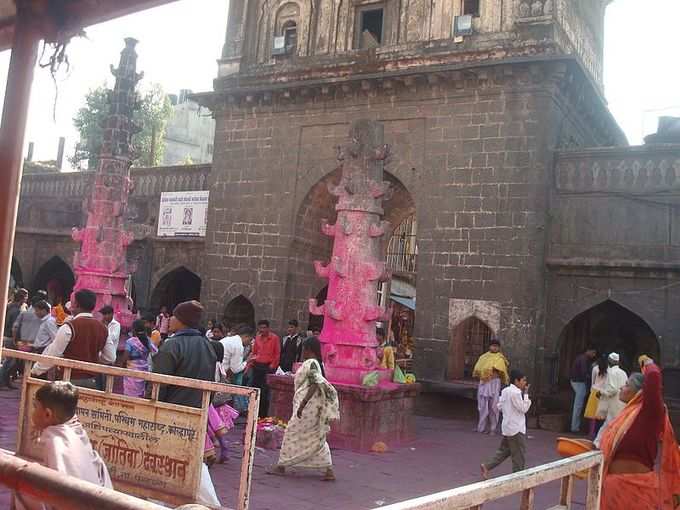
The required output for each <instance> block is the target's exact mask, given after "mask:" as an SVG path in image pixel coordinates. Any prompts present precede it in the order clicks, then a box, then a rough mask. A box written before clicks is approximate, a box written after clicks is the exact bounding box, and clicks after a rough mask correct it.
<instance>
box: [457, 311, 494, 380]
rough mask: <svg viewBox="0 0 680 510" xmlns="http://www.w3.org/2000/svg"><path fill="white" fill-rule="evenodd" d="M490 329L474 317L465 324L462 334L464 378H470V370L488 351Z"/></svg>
mask: <svg viewBox="0 0 680 510" xmlns="http://www.w3.org/2000/svg"><path fill="white" fill-rule="evenodd" d="M492 334H493V333H492V331H491V329H490V328H489V327H488V326H487V325H486V324H484V323H483V322H482V321H480V320H479V319H478V318H476V317H471V318H470V319H468V320H467V321H466V323H465V330H464V332H463V338H464V344H463V345H465V369H464V370H465V377H472V369H473V368H474V366H475V363H476V362H477V359H479V357H480V356H481V355H482V354H484V353H485V352H486V351H487V350H488V349H489V342H491V336H492Z"/></svg>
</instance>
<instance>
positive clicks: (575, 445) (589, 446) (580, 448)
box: [557, 437, 595, 479]
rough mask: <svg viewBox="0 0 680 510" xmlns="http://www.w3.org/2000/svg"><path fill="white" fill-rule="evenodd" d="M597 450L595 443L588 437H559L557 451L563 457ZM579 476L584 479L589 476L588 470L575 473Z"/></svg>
mask: <svg viewBox="0 0 680 510" xmlns="http://www.w3.org/2000/svg"><path fill="white" fill-rule="evenodd" d="M593 450H595V445H594V444H593V442H592V441H589V440H587V439H573V438H571V437H558V438H557V453H558V454H559V455H560V456H562V457H573V456H575V455H580V454H582V453H587V452H591V451H593ZM575 476H576V477H577V478H580V479H584V478H586V477H587V476H588V472H587V471H580V472H578V473H576V475H575Z"/></svg>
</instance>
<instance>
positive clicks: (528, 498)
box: [519, 488, 534, 510]
mask: <svg viewBox="0 0 680 510" xmlns="http://www.w3.org/2000/svg"><path fill="white" fill-rule="evenodd" d="M519 508H520V510H534V489H533V488H532V489H526V490H525V491H523V492H522V502H521V503H520V506H519Z"/></svg>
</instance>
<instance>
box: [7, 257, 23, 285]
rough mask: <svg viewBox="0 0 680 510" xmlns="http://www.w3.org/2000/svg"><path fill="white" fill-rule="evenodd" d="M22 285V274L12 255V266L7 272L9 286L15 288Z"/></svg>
mask: <svg viewBox="0 0 680 510" xmlns="http://www.w3.org/2000/svg"><path fill="white" fill-rule="evenodd" d="M23 286H24V275H23V273H22V271H21V266H20V265H19V262H18V261H17V259H16V258H15V257H12V268H11V270H10V273H9V288H10V289H17V288H19V287H23Z"/></svg>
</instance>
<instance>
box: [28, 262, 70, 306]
mask: <svg viewBox="0 0 680 510" xmlns="http://www.w3.org/2000/svg"><path fill="white" fill-rule="evenodd" d="M75 284H76V278H75V275H74V274H73V271H72V270H71V268H70V267H69V265H68V264H67V263H66V262H64V260H63V259H62V258H61V257H57V256H54V257H52V258H51V259H50V260H48V261H47V262H45V264H43V265H42V267H41V268H40V269H39V270H38V273H37V274H36V275H35V278H34V279H33V287H32V291H33V292H35V291H37V290H45V291H47V299H48V300H49V302H50V303H52V304H58V303H66V302H67V301H68V300H69V299H70V296H71V292H73V286H74V285H75Z"/></svg>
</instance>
